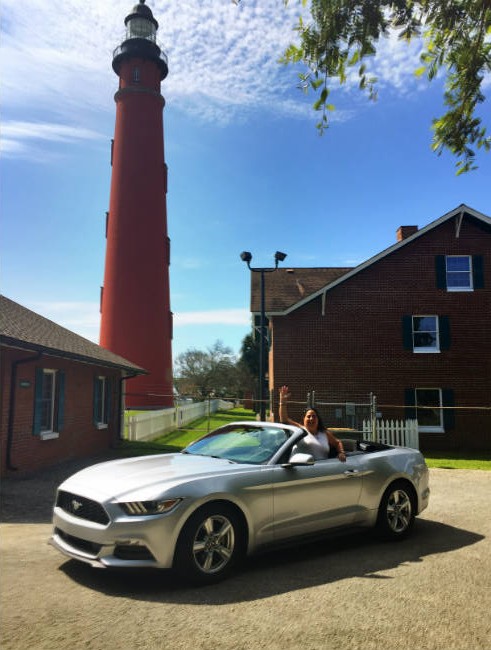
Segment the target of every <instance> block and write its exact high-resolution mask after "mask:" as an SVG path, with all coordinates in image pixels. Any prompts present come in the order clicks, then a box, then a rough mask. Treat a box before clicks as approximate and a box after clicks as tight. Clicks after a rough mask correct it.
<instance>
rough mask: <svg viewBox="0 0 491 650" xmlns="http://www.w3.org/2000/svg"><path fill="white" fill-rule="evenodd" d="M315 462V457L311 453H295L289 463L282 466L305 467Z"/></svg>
mask: <svg viewBox="0 0 491 650" xmlns="http://www.w3.org/2000/svg"><path fill="white" fill-rule="evenodd" d="M314 463H315V461H314V457H313V456H312V455H311V454H300V453H294V454H293V455H292V456H291V457H290V460H289V461H288V463H283V465H282V467H285V468H288V467H304V466H306V465H313V464H314Z"/></svg>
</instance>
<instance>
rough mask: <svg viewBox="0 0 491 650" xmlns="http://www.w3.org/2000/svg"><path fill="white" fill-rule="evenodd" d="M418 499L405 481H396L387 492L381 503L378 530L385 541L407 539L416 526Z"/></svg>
mask: <svg viewBox="0 0 491 650" xmlns="http://www.w3.org/2000/svg"><path fill="white" fill-rule="evenodd" d="M415 514H416V499H415V496H414V490H413V489H412V487H411V486H410V485H408V484H407V483H406V482H405V481H396V482H395V483H392V485H389V487H388V488H387V489H386V490H385V492H384V495H383V497H382V500H381V502H380V506H379V511H378V518H377V529H378V532H379V533H380V535H381V536H382V537H383V538H384V539H389V540H399V539H404V538H406V537H407V536H408V535H409V533H410V532H411V529H412V527H413V524H414V517H415Z"/></svg>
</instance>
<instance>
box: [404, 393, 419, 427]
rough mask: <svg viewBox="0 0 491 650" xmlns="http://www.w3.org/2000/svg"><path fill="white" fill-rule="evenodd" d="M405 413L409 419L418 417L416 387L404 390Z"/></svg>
mask: <svg viewBox="0 0 491 650" xmlns="http://www.w3.org/2000/svg"><path fill="white" fill-rule="evenodd" d="M404 404H405V408H404V415H405V417H406V419H407V420H415V419H416V391H415V390H414V388H406V389H405V390H404Z"/></svg>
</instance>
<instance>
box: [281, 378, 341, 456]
mask: <svg viewBox="0 0 491 650" xmlns="http://www.w3.org/2000/svg"><path fill="white" fill-rule="evenodd" d="M289 395H290V394H289V392H288V386H282V387H281V388H280V421H281V422H283V423H284V424H294V425H295V426H297V427H303V428H304V429H307V431H308V435H307V436H306V437H305V438H304V439H303V440H302V442H303V443H306V445H307V447H308V448H309V451H311V452H312V453H313V456H314V458H328V457H329V450H330V449H331V448H334V449H336V451H337V455H338V459H339V460H340V461H341V462H342V463H345V462H346V454H345V453H344V449H343V443H342V442H341V440H339V438H336V436H335V435H334V434H332V433H331V431H329V429H326V427H325V426H324V424H323V422H322V420H321V418H320V416H319V414H318V413H317V411H316V410H315V409H314V408H308V409H307V410H306V411H305V415H304V418H303V424H299V423H298V422H295V421H294V420H292V419H290V418H289V417H288V397H289Z"/></svg>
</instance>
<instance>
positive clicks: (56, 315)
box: [20, 300, 100, 343]
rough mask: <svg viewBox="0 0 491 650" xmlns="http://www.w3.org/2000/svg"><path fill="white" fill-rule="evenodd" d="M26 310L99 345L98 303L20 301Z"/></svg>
mask: <svg viewBox="0 0 491 650" xmlns="http://www.w3.org/2000/svg"><path fill="white" fill-rule="evenodd" d="M20 302H21V304H22V305H23V306H24V307H27V309H31V310H32V311H34V312H36V313H37V314H40V315H41V316H44V317H45V318H48V319H49V320H52V321H53V322H54V323H56V324H57V325H61V326H62V327H65V328H66V329H69V330H70V331H72V332H75V333H76V334H79V335H80V336H83V337H84V338H86V339H89V341H93V342H94V343H99V327H100V313H99V303H96V302H89V301H87V302H84V301H76V302H75V301H62V300H58V301H50V302H46V301H43V302H41V301H36V300H21V301H20Z"/></svg>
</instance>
